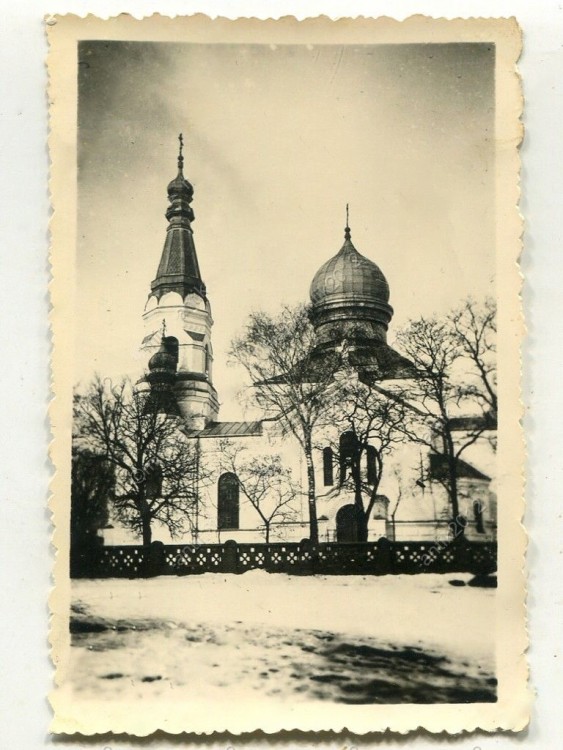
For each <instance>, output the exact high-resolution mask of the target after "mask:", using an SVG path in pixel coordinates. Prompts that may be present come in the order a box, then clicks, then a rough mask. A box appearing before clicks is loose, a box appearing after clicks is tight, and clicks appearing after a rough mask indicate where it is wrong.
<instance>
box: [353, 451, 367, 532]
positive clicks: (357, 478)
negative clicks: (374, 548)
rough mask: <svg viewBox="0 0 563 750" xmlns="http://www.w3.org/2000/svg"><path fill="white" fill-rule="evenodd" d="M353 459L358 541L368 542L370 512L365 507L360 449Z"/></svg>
mask: <svg viewBox="0 0 563 750" xmlns="http://www.w3.org/2000/svg"><path fill="white" fill-rule="evenodd" d="M355 453H356V455H354V457H353V459H352V467H351V468H352V479H353V481H354V505H355V506H356V518H357V529H358V539H357V541H358V542H367V540H368V522H369V518H368V514H367V513H366V511H365V509H364V499H363V497H362V473H361V471H362V470H361V464H360V462H361V456H362V452H361V451H360V450H358V451H356V452H355Z"/></svg>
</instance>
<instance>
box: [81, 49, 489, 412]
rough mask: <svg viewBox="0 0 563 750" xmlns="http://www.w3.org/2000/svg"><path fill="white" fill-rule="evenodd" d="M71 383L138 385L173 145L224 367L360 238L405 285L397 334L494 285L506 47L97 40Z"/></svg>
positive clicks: (85, 75)
mask: <svg viewBox="0 0 563 750" xmlns="http://www.w3.org/2000/svg"><path fill="white" fill-rule="evenodd" d="M79 57H80V65H79V84H80V85H79V215H78V245H77V252H78V258H77V306H76V315H77V320H78V325H77V327H76V329H77V332H78V335H77V341H76V349H77V351H76V357H75V362H77V372H76V380H81V381H86V380H87V379H89V378H90V377H91V375H92V374H93V372H95V371H98V372H100V373H102V374H104V375H109V376H111V377H116V376H119V375H121V374H127V373H130V374H133V375H137V374H138V372H139V370H140V368H141V367H142V364H143V363H142V362H141V360H139V358H138V354H137V350H138V346H139V343H140V341H141V339H142V335H143V326H142V320H141V315H142V312H143V308H144V304H145V302H146V298H147V295H148V293H149V291H150V282H151V280H152V279H153V278H154V276H155V273H156V269H157V266H158V262H159V259H160V254H161V250H162V245H163V242H164V235H165V229H166V220H165V218H164V212H165V210H166V207H167V196H166V186H167V184H168V182H169V181H170V180H171V179H172V178H173V177H174V175H175V171H176V155H177V136H178V133H179V132H180V131H182V132H183V134H184V140H185V143H186V148H185V156H186V165H185V174H186V176H187V177H188V178H189V180H190V181H191V182H192V184H193V185H194V188H195V196H194V202H193V204H192V206H193V209H194V211H195V216H196V220H195V222H194V232H195V241H196V247H197V252H198V257H199V262H200V267H201V270H202V275H203V279H204V281H205V283H206V284H207V290H208V295H209V299H210V302H211V306H212V310H213V317H214V320H215V326H214V330H213V345H214V354H215V368H214V383H215V386H216V388H217V390H218V392H219V398H220V400H221V401H222V402H223V406H222V409H221V413H220V418H222V419H229V418H231V419H236V418H240V417H241V416H242V415H241V413H240V410H239V408H238V406H237V405H236V402H235V398H234V397H235V393H236V391H237V389H238V388H239V387H240V384H241V378H240V374H239V373H236V372H231V371H230V370H229V368H227V367H226V362H225V360H226V352H227V349H228V346H229V342H230V340H231V339H232V337H233V335H234V334H235V333H237V332H238V331H239V330H240V329H241V327H242V326H243V324H244V321H245V318H246V316H247V314H248V312H249V311H250V310H253V309H263V308H264V309H267V310H270V311H275V310H276V308H278V307H279V305H280V304H281V303H283V302H289V303H295V302H299V301H306V300H308V290H309V285H310V283H311V280H312V278H313V276H314V274H315V272H316V270H317V269H318V268H319V266H320V265H321V264H322V263H323V262H324V261H326V260H328V258H330V257H331V256H332V255H334V254H335V253H336V252H337V251H338V250H339V249H340V247H341V245H342V241H343V227H344V224H345V204H346V203H347V202H348V203H349V204H350V224H351V227H352V240H353V242H354V244H355V246H356V248H357V249H358V250H359V251H360V252H361V253H363V254H364V255H366V256H367V257H368V258H370V259H371V260H373V261H375V262H376V263H377V264H378V265H379V266H380V267H381V269H382V270H383V272H384V273H385V275H386V277H387V280H388V281H389V285H390V288H391V304H392V306H393V307H394V309H395V316H394V318H393V321H392V323H391V331H390V340H392V338H393V329H396V328H398V327H399V326H401V325H402V324H404V323H405V322H406V321H407V320H408V319H409V318H412V317H416V316H418V315H420V314H426V315H427V314H431V313H437V314H440V313H443V312H445V311H446V310H448V309H449V308H450V307H452V306H454V305H455V304H456V303H457V302H458V301H459V300H460V299H462V298H463V297H465V296H466V295H467V294H469V293H471V294H472V295H473V296H475V297H482V296H484V295H485V294H487V293H490V292H492V291H493V290H492V284H493V282H494V279H493V274H494V48H491V46H490V45H485V44H483V45H477V44H448V45H429V44H426V45H378V46H345V47H343V46H274V45H272V46H268V45H230V44H229V45H227V44H225V45H220V44H214V45H207V44H202V45H197V44H167V43H158V44H156V43H129V42H127V43H121V42H83V43H81V47H80V54H79Z"/></svg>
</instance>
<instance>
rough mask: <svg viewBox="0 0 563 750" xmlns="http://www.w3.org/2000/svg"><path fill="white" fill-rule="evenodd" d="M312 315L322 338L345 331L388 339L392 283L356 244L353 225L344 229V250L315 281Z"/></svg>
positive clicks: (329, 262)
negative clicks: (352, 230)
mask: <svg viewBox="0 0 563 750" xmlns="http://www.w3.org/2000/svg"><path fill="white" fill-rule="evenodd" d="M310 297H311V302H312V312H311V317H312V321H313V324H314V326H315V328H316V329H317V333H318V335H319V337H320V338H321V339H323V338H324V339H326V338H327V337H330V338H333V337H334V331H335V329H339V330H340V332H341V334H344V335H349V334H351V333H352V334H353V335H355V336H357V335H361V336H363V337H368V338H377V339H380V340H382V341H385V338H386V331H387V328H388V325H389V321H390V320H391V317H392V315H393V308H392V307H391V306H390V305H389V284H388V283H387V279H386V278H385V276H384V275H383V272H382V271H381V269H380V268H379V266H377V265H376V264H375V263H373V261H371V260H369V259H368V258H366V257H365V256H364V255H362V254H361V253H359V252H358V251H357V250H356V248H355V247H354V245H353V244H352V239H351V233H350V228H349V227H348V226H346V228H345V230H344V244H343V245H342V247H341V249H340V251H339V252H338V253H337V254H336V255H335V256H334V257H333V258H330V260H328V261H327V262H326V263H324V264H323V265H322V266H321V267H320V268H319V270H318V271H317V273H316V274H315V276H314V278H313V281H312V283H311V289H310Z"/></svg>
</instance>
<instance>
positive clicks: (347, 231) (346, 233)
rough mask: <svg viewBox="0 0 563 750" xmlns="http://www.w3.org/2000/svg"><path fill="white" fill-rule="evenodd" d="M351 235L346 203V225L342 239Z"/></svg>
mask: <svg viewBox="0 0 563 750" xmlns="http://www.w3.org/2000/svg"><path fill="white" fill-rule="evenodd" d="M351 236H352V233H351V232H350V220H349V204H348V203H347V204H346V226H345V227H344V239H345V240H349V239H350V238H351Z"/></svg>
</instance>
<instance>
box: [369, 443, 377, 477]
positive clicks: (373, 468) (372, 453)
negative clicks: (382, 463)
mask: <svg viewBox="0 0 563 750" xmlns="http://www.w3.org/2000/svg"><path fill="white" fill-rule="evenodd" d="M376 457H377V451H376V450H375V448H374V447H373V445H368V447H367V449H366V460H367V480H368V484H376V483H377V464H376V461H375V459H376Z"/></svg>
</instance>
